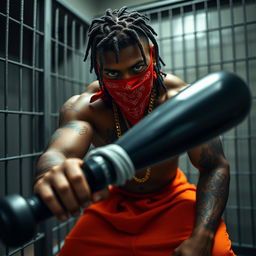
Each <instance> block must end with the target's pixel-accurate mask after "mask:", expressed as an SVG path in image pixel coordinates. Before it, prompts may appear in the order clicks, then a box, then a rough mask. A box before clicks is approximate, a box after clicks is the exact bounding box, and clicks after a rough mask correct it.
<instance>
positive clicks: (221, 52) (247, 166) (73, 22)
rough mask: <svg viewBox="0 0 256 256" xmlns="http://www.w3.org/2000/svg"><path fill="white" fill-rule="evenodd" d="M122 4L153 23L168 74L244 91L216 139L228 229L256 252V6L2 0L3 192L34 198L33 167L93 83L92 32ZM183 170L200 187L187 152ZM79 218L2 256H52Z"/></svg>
mask: <svg viewBox="0 0 256 256" xmlns="http://www.w3.org/2000/svg"><path fill="white" fill-rule="evenodd" d="M124 5H126V6H128V7H130V8H131V9H134V10H138V11H140V12H143V13H145V14H146V15H147V16H148V17H149V18H150V20H151V21H150V23H151V25H152V26H153V27H154V29H155V30H156V32H157V33H158V36H157V39H158V42H159V46H160V53H161V56H162V58H163V60H164V61H165V63H166V66H165V67H163V70H164V71H165V72H170V73H173V74H174V75H176V76H179V77H181V78H182V79H183V80H185V81H186V82H188V83H192V82H194V81H196V80H197V79H199V78H200V77H202V76H204V75H206V74H208V73H210V72H214V71H219V70H225V71H231V72H235V73H236V74H238V75H240V76H241V77H242V78H243V79H244V80H245V81H246V82H247V84H248V86H249V87H250V89H251V92H252V96H253V99H252V109H251V113H250V115H249V116H248V117H247V118H246V120H244V122H243V123H242V124H240V125H239V126H237V127H236V128H234V129H232V130H230V131H229V132H227V133H225V134H223V135H222V136H221V137H222V142H223V146H224V151H225V155H226V157H227V159H228V160H229V162H230V165H231V186H230V196H229V200H228V205H227V207H226V210H225V213H224V218H225V220H226V223H227V226H228V232H229V234H230V237H231V240H232V244H233V248H234V250H235V251H236V252H237V254H238V255H256V223H255V222H256V186H255V184H256V15H255V14H256V0H243V1H242V0H194V1H177V0H162V1H147V0H136V1H135V0H129V1H125V0H108V1H101V0H68V1H67V0H66V1H65V0H1V1H0V196H4V195H7V194H10V193H20V194H22V195H24V196H26V197H27V196H30V195H31V194H32V184H33V177H34V167H35V162H36V159H37V158H38V156H39V155H40V154H41V153H42V151H43V149H44V147H45V146H46V144H47V141H48V139H49V137H50V135H51V133H52V132H53V131H54V130H55V129H56V127H57V124H58V117H59V109H60V107H61V105H62V104H63V103H64V102H65V101H66V100H67V99H68V98H69V97H70V96H72V95H75V94H80V93H81V92H82V91H83V90H84V89H85V87H86V86H87V85H88V84H89V83H90V82H92V81H93V80H94V79H95V76H94V75H93V74H90V73H89V63H88V62H86V63H84V62H83V57H84V51H85V45H86V40H87V35H86V32H87V29H88V26H89V24H90V22H91V20H92V19H93V18H94V17H97V16H99V15H101V14H103V13H104V11H105V10H106V9H107V8H111V9H115V8H120V7H122V6H124ZM230 93H232V91H231V92H230ZM207 111H208V110H207V109H204V110H202V113H198V114H207ZM180 165H181V167H182V169H183V170H184V172H185V173H186V174H187V176H188V178H189V180H190V181H191V182H192V183H196V182H197V178H198V175H197V171H196V170H195V169H194V168H193V167H192V166H191V164H190V163H189V160H188V158H187V156H186V155H185V154H184V155H183V156H182V157H181V160H180ZM75 221H76V220H75V219H70V220H69V221H68V222H66V223H59V222H58V221H57V220H55V219H51V220H49V221H47V222H46V223H43V224H41V225H40V226H39V227H38V233H37V235H36V236H35V237H34V238H33V240H32V241H30V242H29V243H27V244H25V245H24V246H22V247H19V248H7V247H5V246H4V245H2V244H1V243H0V255H1V256H2V255H8V256H10V255H15V256H18V255H21V256H23V255H25V256H26V255H35V256H43V255H44V256H48V255H49V256H50V255H56V253H57V252H58V251H59V249H60V247H61V246H62V244H63V239H64V238H65V236H66V234H67V233H68V232H69V230H70V229H71V228H72V226H73V225H74V223H75Z"/></svg>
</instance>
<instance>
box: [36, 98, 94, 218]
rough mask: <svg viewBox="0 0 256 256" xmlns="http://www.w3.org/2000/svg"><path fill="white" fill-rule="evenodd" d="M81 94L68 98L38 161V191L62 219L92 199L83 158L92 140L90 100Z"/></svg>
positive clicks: (77, 211)
mask: <svg viewBox="0 0 256 256" xmlns="http://www.w3.org/2000/svg"><path fill="white" fill-rule="evenodd" d="M80 98H81V97H79V96H75V97H72V98H71V99H70V100H68V101H67V102H66V103H65V104H64V105H63V107H62V109H61V115H60V127H59V128H58V129H57V130H56V131H55V132H54V134H53V135H52V137H51V140H50V142H49V144H48V146H47V148H46V150H45V152H44V153H43V154H42V155H41V157H40V158H39V160H38V162H37V166H36V181H35V184H34V191H35V193H36V194H39V195H40V197H41V198H42V199H43V200H44V201H45V203H46V204H47V206H48V207H49V208H50V210H51V211H52V212H53V214H54V215H55V216H56V217H57V218H58V219H59V220H61V221H65V220H67V218H68V217H69V215H70V214H72V215H73V216H78V214H79V213H80V207H82V206H84V205H85V204H86V203H88V201H89V200H91V194H90V189H89V186H88V184H87V181H86V178H85V176H84V174H83V171H82V168H81V167H82V165H83V161H82V158H83V157H84V155H85V154H86V152H87V150H88V148H89V146H90V144H91V140H92V136H93V128H92V125H91V124H90V123H89V122H87V121H83V120H79V114H80V113H81V111H83V112H82V116H83V117H84V119H86V120H90V112H89V107H88V104H87V105H86V104H84V99H82V100H83V102H82V103H81V101H80V102H79V101H78V99H80Z"/></svg>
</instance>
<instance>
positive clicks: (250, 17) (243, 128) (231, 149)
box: [134, 0, 256, 255]
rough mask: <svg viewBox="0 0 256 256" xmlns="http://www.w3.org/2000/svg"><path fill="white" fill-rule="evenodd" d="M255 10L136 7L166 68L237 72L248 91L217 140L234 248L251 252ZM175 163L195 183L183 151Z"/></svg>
mask: <svg viewBox="0 0 256 256" xmlns="http://www.w3.org/2000/svg"><path fill="white" fill-rule="evenodd" d="M163 2H164V1H163ZM166 2H167V1H166ZM160 5H161V4H159V6H160ZM255 8H256V1H255V0H248V1H245V0H225V1H220V0H208V1H207V0H204V1H181V2H180V3H177V1H173V4H171V3H170V4H169V5H165V6H163V5H162V6H161V7H159V8H158V5H157V4H155V5H154V7H152V8H151V9H148V8H147V7H145V9H143V6H141V7H140V8H138V10H140V11H143V10H145V12H144V13H145V14H146V15H148V16H149V17H150V19H151V24H152V26H153V27H154V29H155V30H156V32H157V33H158V38H157V40H158V42H159V44H161V45H164V49H162V51H161V55H162V56H164V57H165V59H164V61H165V60H166V59H167V60H168V58H169V62H168V61H167V66H166V67H164V68H163V69H164V71H165V72H167V73H168V72H171V73H173V74H174V75H178V76H181V78H183V79H184V80H186V81H187V82H188V83H192V82H194V81H195V80H197V79H199V78H200V77H202V76H204V75H206V74H207V73H210V72H214V71H218V70H226V71H231V72H235V73H237V74H238V75H240V76H241V77H242V78H243V79H244V80H245V81H246V82H247V83H248V85H249V87H250V88H251V90H252V94H253V95H252V102H253V108H252V111H251V114H250V115H249V116H248V117H247V118H246V120H244V122H243V123H242V124H240V125H239V126H237V127H236V128H234V129H232V130H231V131H229V132H227V133H225V134H223V135H222V136H221V138H222V142H223V146H224V151H225V154H226V157H227V158H228V160H229V162H230V165H231V186H230V196H229V201H228V205H227V207H226V211H225V216H224V217H225V219H226V222H227V226H228V230H229V232H230V236H231V239H232V241H233V245H234V248H235V249H236V250H237V252H241V253H242V252H248V253H251V252H254V254H255V252H256V242H255V239H256V238H255V236H256V234H255V232H256V226H255V222H256V220H255V218H256V209H255V204H256V200H255V198H256V190H255V186H254V184H255V182H256V155H255V148H256V126H255V119H253V118H255V116H256V113H255V111H256V109H255V106H256V95H255V92H256V82H255V81H256V80H255V74H254V73H255V72H254V71H255V65H256V51H255V49H256V17H255V14H253V11H251V10H255ZM134 9H136V10H137V8H134ZM166 13H167V15H166ZM160 20H161V24H159V21H160ZM169 26H170V29H169ZM162 31H165V33H164V34H163V33H162ZM177 44H179V45H177ZM169 49H170V50H169ZM191 52H192V53H194V54H191ZM169 53H170V54H169ZM180 162H181V167H182V168H183V169H184V171H186V174H187V175H188V176H189V178H190V181H191V182H193V183H196V182H197V178H198V174H197V171H196V169H195V168H194V167H193V166H192V165H191V164H190V162H189V161H188V158H187V157H186V156H185V155H184V156H182V158H181V161H180ZM248 249H250V250H248ZM248 255H252V254H248Z"/></svg>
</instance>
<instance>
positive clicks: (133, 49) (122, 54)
mask: <svg viewBox="0 0 256 256" xmlns="http://www.w3.org/2000/svg"><path fill="white" fill-rule="evenodd" d="M142 47H143V50H144V53H145V55H146V57H147V56H148V55H149V45H148V44H146V43H144V44H142ZM101 57H102V61H103V64H111V63H113V64H114V63H116V57H117V56H116V53H115V52H114V51H110V50H108V51H103V54H102V56H101ZM141 59H142V60H143V57H142V54H141V50H140V48H139V46H138V44H133V45H130V46H128V47H125V48H122V49H120V50H119V53H118V60H119V61H118V62H123V61H131V60H133V61H135V62H136V61H139V60H141Z"/></svg>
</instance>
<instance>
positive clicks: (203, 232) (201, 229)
mask: <svg viewBox="0 0 256 256" xmlns="http://www.w3.org/2000/svg"><path fill="white" fill-rule="evenodd" d="M214 234H215V232H213V231H212V230H210V229H209V228H207V227H205V226H203V225H200V226H197V227H195V228H194V230H193V232H192V235H191V237H197V238H199V239H200V240H211V241H212V240H213V239H214Z"/></svg>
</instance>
